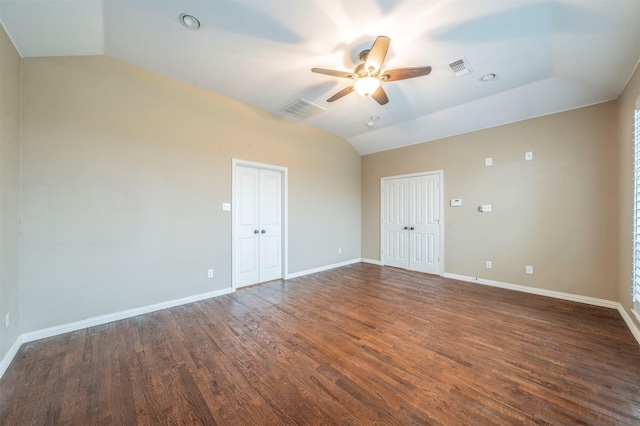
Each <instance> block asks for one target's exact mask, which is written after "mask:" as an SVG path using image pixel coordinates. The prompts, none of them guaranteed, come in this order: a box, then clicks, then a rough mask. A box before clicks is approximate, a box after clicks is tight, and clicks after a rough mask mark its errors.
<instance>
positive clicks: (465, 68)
mask: <svg viewBox="0 0 640 426" xmlns="http://www.w3.org/2000/svg"><path fill="white" fill-rule="evenodd" d="M449 68H451V71H452V72H453V74H454V75H455V76H456V77H462V76H463V75H467V74H469V73H470V72H471V68H470V67H469V64H468V63H467V60H466V59H465V58H460V59H458V60H456V61H453V62H451V63H450V64H449Z"/></svg>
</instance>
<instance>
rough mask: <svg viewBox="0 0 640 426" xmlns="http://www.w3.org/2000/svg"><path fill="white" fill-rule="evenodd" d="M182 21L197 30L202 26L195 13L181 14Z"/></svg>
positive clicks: (191, 28)
mask: <svg viewBox="0 0 640 426" xmlns="http://www.w3.org/2000/svg"><path fill="white" fill-rule="evenodd" d="M180 23H181V24H182V25H184V26H185V27H187V28H189V29H190V30H197V29H199V28H200V27H201V25H200V21H198V18H196V17H195V16H193V15H189V14H188V13H183V14H182V15H180Z"/></svg>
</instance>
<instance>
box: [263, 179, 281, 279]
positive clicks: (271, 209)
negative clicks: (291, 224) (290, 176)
mask: <svg viewBox="0 0 640 426" xmlns="http://www.w3.org/2000/svg"><path fill="white" fill-rule="evenodd" d="M259 217H260V220H259V228H260V234H259V237H258V238H259V241H260V244H259V245H260V250H259V251H260V256H259V262H258V263H259V265H260V274H259V278H258V282H262V281H270V280H275V279H277V278H282V262H281V259H282V256H281V254H282V173H280V172H277V171H274V170H260V205H259Z"/></svg>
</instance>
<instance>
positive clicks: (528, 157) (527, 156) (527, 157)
mask: <svg viewBox="0 0 640 426" xmlns="http://www.w3.org/2000/svg"><path fill="white" fill-rule="evenodd" d="M524 159H525V160H527V161H531V160H533V152H531V151H527V152H525V153H524Z"/></svg>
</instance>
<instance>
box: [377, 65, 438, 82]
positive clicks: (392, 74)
mask: <svg viewBox="0 0 640 426" xmlns="http://www.w3.org/2000/svg"><path fill="white" fill-rule="evenodd" d="M429 73H431V67H409V68H398V69H396V70H389V71H385V72H384V73H383V75H382V77H381V78H382V80H384V81H396V80H406V79H407V78H415V77H421V76H423V75H428V74H429Z"/></svg>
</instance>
